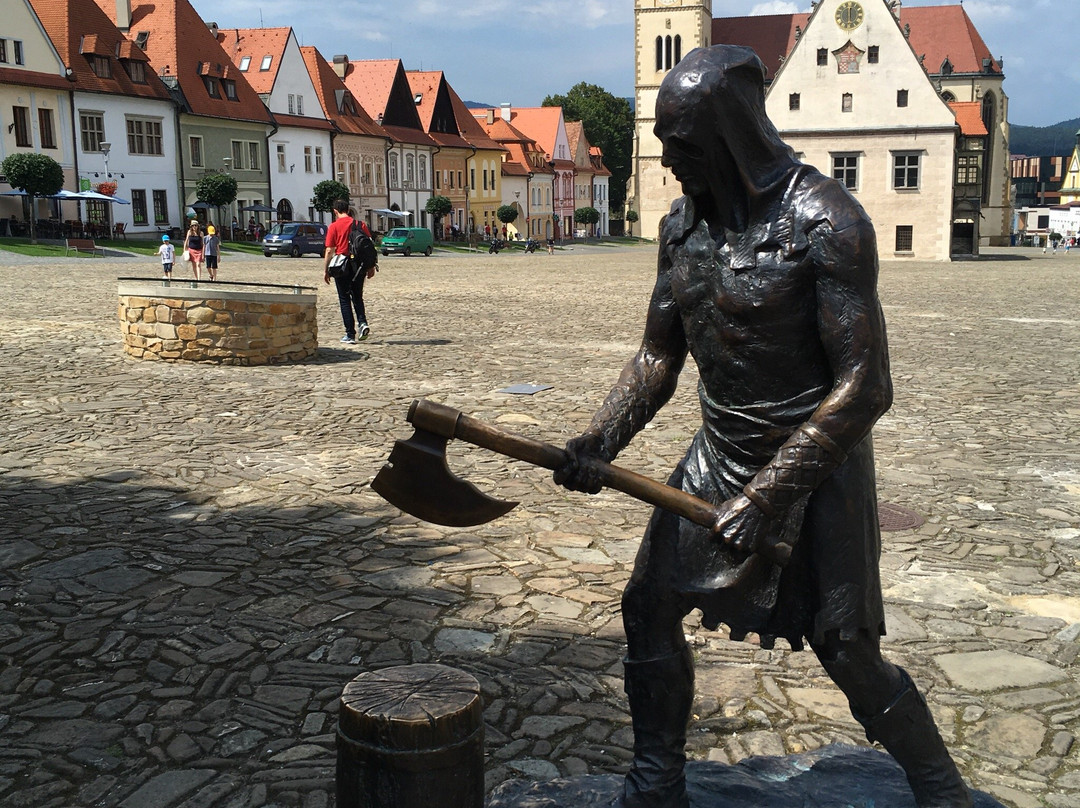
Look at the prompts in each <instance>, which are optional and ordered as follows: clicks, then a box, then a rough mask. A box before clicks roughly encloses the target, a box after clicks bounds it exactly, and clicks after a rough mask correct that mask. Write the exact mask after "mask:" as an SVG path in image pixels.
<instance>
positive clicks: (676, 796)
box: [617, 575, 694, 808]
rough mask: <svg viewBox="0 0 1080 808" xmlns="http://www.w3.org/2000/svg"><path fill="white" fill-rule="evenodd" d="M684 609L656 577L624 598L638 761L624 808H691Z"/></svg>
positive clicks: (640, 579)
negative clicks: (683, 627) (687, 744)
mask: <svg viewBox="0 0 1080 808" xmlns="http://www.w3.org/2000/svg"><path fill="white" fill-rule="evenodd" d="M684 615H685V610H684V609H683V608H682V607H681V606H680V605H679V599H678V598H677V597H675V596H666V593H665V592H663V590H662V589H661V588H660V587H658V586H657V585H656V581H655V580H653V579H652V577H651V576H649V575H645V576H637V575H635V579H634V580H631V582H630V584H629V585H628V586H627V588H626V592H625V593H624V594H623V623H624V625H625V626H626V634H627V641H628V647H629V650H628V654H627V658H626V659H625V660H624V662H623V666H624V677H625V680H624V681H625V688H626V695H627V698H628V700H629V702H630V716H631V719H632V721H633V725H634V760H633V763H632V764H631V766H630V771H629V772H628V773H627V775H626V781H625V784H624V786H623V796H622V800H621V802H620V803H617V805H621V806H622V808H688V806H689V804H690V803H689V800H688V798H687V796H686V778H685V775H684V773H683V768H684V766H685V765H686V753H685V751H684V747H685V745H686V727H687V724H688V723H689V721H690V710H691V707H692V706H693V702H694V660H693V656H692V655H691V653H690V649H689V648H688V647H687V645H686V641H685V639H684V638H683V634H682V618H683V616H684Z"/></svg>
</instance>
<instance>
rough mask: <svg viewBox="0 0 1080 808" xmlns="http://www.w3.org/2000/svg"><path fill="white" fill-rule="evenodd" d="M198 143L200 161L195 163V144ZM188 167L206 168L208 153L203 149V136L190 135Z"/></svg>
mask: <svg viewBox="0 0 1080 808" xmlns="http://www.w3.org/2000/svg"><path fill="white" fill-rule="evenodd" d="M196 143H198V152H199V154H198V157H199V161H198V162H195V151H196V150H195V148H193V147H194V146H195V144H196ZM188 165H190V166H191V167H192V168H206V151H205V150H204V149H203V137H202V135H188Z"/></svg>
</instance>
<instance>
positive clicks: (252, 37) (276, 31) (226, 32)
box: [217, 28, 292, 94]
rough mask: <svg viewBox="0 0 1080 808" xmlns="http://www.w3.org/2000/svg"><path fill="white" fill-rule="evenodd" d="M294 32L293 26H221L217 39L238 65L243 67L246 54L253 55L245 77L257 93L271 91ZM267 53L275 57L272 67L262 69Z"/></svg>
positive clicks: (272, 60) (272, 59)
mask: <svg viewBox="0 0 1080 808" xmlns="http://www.w3.org/2000/svg"><path fill="white" fill-rule="evenodd" d="M290 33H292V29H291V28H220V29H218V35H217V41H218V44H219V45H221V49H222V50H223V51H225V53H227V54H229V58H230V59H232V61H233V64H235V65H238V66H239V64H240V60H241V59H242V58H243V57H244V56H250V57H251V63H250V64H249V65H248V69H247V70H246V71H244V78H246V79H247V80H248V84H250V85H251V87H252V89H254V90H255V92H257V93H260V94H269V93H270V92H272V91H273V89H274V82H275V81H277V75H278V69H279V68H280V67H281V57H282V56H283V55H284V54H285V46H286V45H287V44H289V34H290ZM264 56H269V57H271V58H270V68H269V70H263V69H262V62H263V57H264Z"/></svg>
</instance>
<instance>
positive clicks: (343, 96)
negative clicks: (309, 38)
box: [300, 45, 390, 138]
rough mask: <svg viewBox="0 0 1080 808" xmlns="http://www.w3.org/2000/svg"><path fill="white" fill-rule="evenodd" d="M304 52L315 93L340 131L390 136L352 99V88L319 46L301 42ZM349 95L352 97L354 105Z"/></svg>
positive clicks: (353, 133) (325, 113)
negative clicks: (340, 76)
mask: <svg viewBox="0 0 1080 808" xmlns="http://www.w3.org/2000/svg"><path fill="white" fill-rule="evenodd" d="M300 53H301V54H302V55H303V57H304V64H305V65H306V66H307V70H308V75H309V76H310V77H311V83H312V84H314V85H315V95H316V96H317V97H318V99H319V104H320V105H321V106H322V110H323V114H324V115H325V116H326V117H327V118H329V119H330V120H331V121H332V122H333V124H334V126H336V127H337V128H338V130H339V131H341V132H344V133H346V134H350V135H370V136H371V137H381V138H389V137H390V135H389V134H388V133H387V132H386V131H385V130H384V129H383V128H382V127H381V126H379V125H378V124H377V123H375V121H373V120H371V116H370V115H368V114H367V113H366V112H365V111H364V108H363V107H362V106H360V104H359V103H358V102H356V101H355V99H352V91H351V90H349V88H348V87H346V86H345V82H343V81H342V80H341V79H340V78H338V75H337V73H335V72H334V68H333V67H331V66H330V63H329V62H327V61H326V59H324V58H323V57H322V54H321V53H319V51H318V50H317V49H316V48H314V47H313V46H311V45H305V46H301V48H300ZM347 98H348V99H352V101H353V103H352V105H351V106H350V105H349V104H348V102H347Z"/></svg>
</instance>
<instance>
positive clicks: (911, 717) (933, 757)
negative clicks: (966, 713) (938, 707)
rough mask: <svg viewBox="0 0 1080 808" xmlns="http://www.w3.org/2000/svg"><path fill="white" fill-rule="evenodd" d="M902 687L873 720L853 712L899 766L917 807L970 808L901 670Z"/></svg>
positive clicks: (942, 744) (928, 716)
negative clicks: (905, 777) (905, 776)
mask: <svg viewBox="0 0 1080 808" xmlns="http://www.w3.org/2000/svg"><path fill="white" fill-rule="evenodd" d="M900 675H901V678H902V679H903V686H902V687H901V689H900V692H899V693H898V694H897V695H896V697H895V698H894V699H893V700H892V703H891V704H890V705H889V706H888V707H886V708H885V709H884V710H883V711H882V712H881V713H879V714H878V715H876V716H874V717H873V718H865V717H863V716H860V715H859V714H858V713H856V712H854V710H853V711H852V713H853V714H854V715H855V718H856V719H858V721H859V723H860V724H862V725H863V728H864V729H865V730H866V737H867V739H868V740H869V741H871V742H873V741H877V742H878V743H880V744H881V745H882V746H884V747H885V749H886V750H887V751H888V752H889V754H890V755H892V756H893V758H895V759H896V762H897V763H899V764H900V765H901V766H902V767H903V769H904V773H905V774H906V775H907V780H908V784H909V785H910V786H911V791H912V793H913V794H914V795H915V804H916V805H918V806H919V808H972V806H973V802H972V798H971V792H970V791H968V789H967V786H965V785H964V781H963V780H962V779H961V778H960V772H959V771H957V769H956V764H955V763H953V759H952V758H951V757H949V752H948V750H947V749H946V748H945V742H944V741H942V740H941V735H940V734H939V733H938V729H937V725H936V724H935V723H934V718H933V716H932V715H931V714H930V708H929V707H927V706H926V700H925V699H923V697H922V694H921V693H919V691H918V689H917V688H916V687H915V683H914V682H912V681H911V677H910V676H908V673H907V671H905V670H904V669H903V668H901V669H900Z"/></svg>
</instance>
